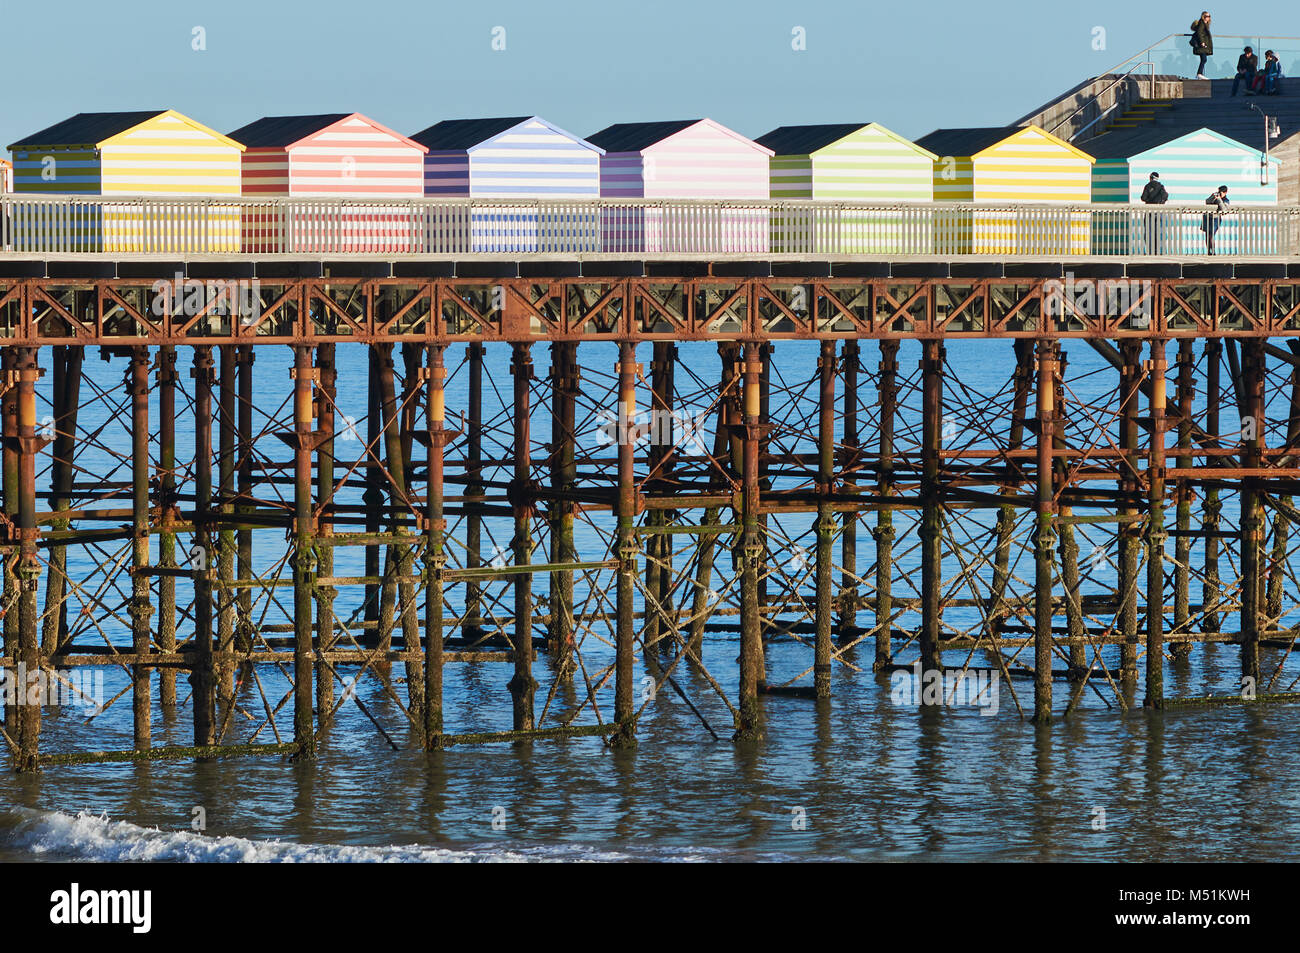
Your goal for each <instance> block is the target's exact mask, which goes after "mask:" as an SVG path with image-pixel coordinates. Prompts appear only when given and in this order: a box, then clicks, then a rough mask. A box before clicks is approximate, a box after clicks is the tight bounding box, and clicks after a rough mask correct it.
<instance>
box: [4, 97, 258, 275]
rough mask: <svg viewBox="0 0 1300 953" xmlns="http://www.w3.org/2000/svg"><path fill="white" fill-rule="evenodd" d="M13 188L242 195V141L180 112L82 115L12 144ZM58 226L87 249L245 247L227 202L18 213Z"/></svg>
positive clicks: (35, 224)
mask: <svg viewBox="0 0 1300 953" xmlns="http://www.w3.org/2000/svg"><path fill="white" fill-rule="evenodd" d="M9 149H10V151H11V152H12V153H13V156H14V189H15V191H17V192H38V193H44V194H56V195H95V196H107V197H111V196H115V195H119V196H137V195H147V196H155V197H170V198H181V197H198V196H207V197H215V198H221V197H223V196H224V197H228V198H233V197H236V196H238V195H239V161H240V153H241V152H242V151H243V147H242V146H241V145H239V143H237V142H235V141H234V140H232V139H229V138H227V137H226V136H223V135H221V133H219V132H216V131H215V130H213V129H209V128H208V127H207V126H204V125H202V124H201V123H198V122H195V121H194V120H193V119H190V118H188V117H187V116H182V115H181V114H180V113H178V112H176V111H174V110H170V109H168V110H148V111H143V112H113V113H78V114H77V115H75V116H73V117H72V118H71V119H65V120H64V121H63V122H60V123H56V124H55V125H53V126H50V127H49V128H48V129H42V130H41V131H40V132H36V133H33V134H32V135H30V136H26V137H24V138H23V139H21V140H19V141H18V142H15V143H14V144H13V145H11V146H10V147H9ZM19 228H28V229H32V228H56V229H58V230H59V231H60V233H61V235H62V236H63V238H64V240H74V241H77V242H79V243H80V247H82V248H83V249H84V250H86V251H106V252H150V251H200V252H201V251H208V252H234V251H238V250H239V215H238V212H237V210H236V209H235V207H234V206H233V205H222V204H221V203H220V202H219V201H218V202H215V203H205V204H203V205H202V206H199V207H192V208H191V209H190V210H189V211H185V210H174V211H164V212H156V211H155V212H150V213H148V214H146V213H145V212H144V211H143V210H142V209H140V208H138V207H133V206H131V205H129V204H126V203H123V204H122V205H115V204H113V203H111V202H110V203H104V204H102V205H101V204H95V205H85V206H78V205H76V204H75V203H73V204H71V205H69V207H68V209H67V212H66V217H65V218H64V219H63V220H62V221H59V222H57V223H56V224H52V223H51V222H50V221H49V220H48V219H41V220H37V219H33V220H31V221H26V220H22V219H19V220H18V221H16V222H15V229H19Z"/></svg>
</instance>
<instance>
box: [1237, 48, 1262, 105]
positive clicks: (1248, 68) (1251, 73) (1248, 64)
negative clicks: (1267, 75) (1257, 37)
mask: <svg viewBox="0 0 1300 953" xmlns="http://www.w3.org/2000/svg"><path fill="white" fill-rule="evenodd" d="M1258 66H1259V57H1257V56H1256V55H1255V51H1254V50H1252V49H1251V48H1250V47H1249V46H1248V47H1246V49H1245V52H1243V53H1242V54H1241V55H1240V56H1238V57H1237V75H1236V76H1234V77H1233V78H1232V95H1234V96H1236V95H1237V85H1238V84H1239V83H1240V82H1241V81H1242V80H1243V79H1244V80H1245V81H1246V95H1247V96H1254V95H1255V70H1256V69H1257V68H1258Z"/></svg>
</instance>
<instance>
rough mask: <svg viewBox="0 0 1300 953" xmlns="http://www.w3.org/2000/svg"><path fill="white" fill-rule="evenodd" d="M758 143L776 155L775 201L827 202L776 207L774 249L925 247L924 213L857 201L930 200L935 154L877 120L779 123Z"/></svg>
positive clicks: (876, 250) (827, 250) (817, 250)
mask: <svg viewBox="0 0 1300 953" xmlns="http://www.w3.org/2000/svg"><path fill="white" fill-rule="evenodd" d="M756 141H757V142H758V144H759V145H761V146H766V147H767V148H768V149H771V150H772V152H773V153H774V154H773V156H772V158H771V159H770V160H769V166H770V169H771V194H772V201H773V202H779V201H786V200H789V201H799V200H806V199H813V200H816V201H817V202H818V203H827V204H819V205H818V206H816V207H812V206H809V207H807V208H799V207H791V208H787V209H783V210H781V211H779V212H776V213H774V215H773V219H772V231H773V234H772V250H773V251H776V252H786V253H799V252H815V253H820V254H861V253H879V252H908V251H916V250H917V249H928V248H929V247H930V226H929V223H928V220H926V219H925V218H924V217H923V216H908V217H907V218H904V216H903V214H902V212H901V210H897V209H893V210H889V209H876V208H873V209H868V208H863V207H862V206H879V205H893V204H896V203H902V202H931V201H933V200H934V162H935V160H936V158H937V157H936V156H935V155H934V154H933V153H930V152H928V151H926V150H925V149H922V148H921V147H920V146H918V145H916V143H914V142H909V141H908V140H907V139H904V138H903V137H902V136H900V135H898V134H897V133H895V132H891V131H890V130H888V129H886V128H885V127H884V126H882V125H880V124H879V123H874V122H871V123H828V124H823V125H813V126H781V127H780V128H778V129H773V130H772V131H771V132H769V133H768V134H767V135H765V136H760V137H759V138H758V139H757V140H756ZM829 203H834V204H829Z"/></svg>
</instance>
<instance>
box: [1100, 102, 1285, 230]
mask: <svg viewBox="0 0 1300 953" xmlns="http://www.w3.org/2000/svg"><path fill="white" fill-rule="evenodd" d="M1088 150H1089V151H1090V152H1091V153H1092V154H1093V155H1094V156H1095V157H1096V159H1097V164H1096V165H1095V166H1093V171H1092V199H1093V201H1094V202H1098V203H1109V202H1122V203H1128V204H1137V203H1140V202H1141V197H1142V190H1143V188H1145V187H1146V184H1147V182H1148V181H1150V177H1151V173H1152V172H1157V173H1159V175H1160V182H1161V184H1163V185H1164V187H1165V190H1166V191H1167V192H1168V193H1169V199H1168V204H1171V205H1184V204H1185V205H1202V204H1203V203H1204V201H1205V198H1206V196H1208V195H1209V194H1210V193H1211V192H1213V191H1215V190H1216V189H1218V188H1219V186H1221V185H1226V186H1228V198H1229V200H1230V203H1231V206H1232V207H1233V208H1234V209H1240V210H1243V213H1242V214H1231V215H1228V216H1226V217H1225V218H1223V219H1222V220H1221V225H1220V227H1219V228H1218V229H1217V231H1216V234H1215V246H1216V250H1217V251H1219V252H1223V253H1229V254H1247V255H1273V254H1276V253H1277V227H1276V222H1275V221H1273V220H1272V219H1271V218H1265V217H1263V216H1252V215H1250V214H1248V210H1249V208H1250V207H1252V206H1254V207H1258V206H1261V205H1263V206H1273V205H1277V201H1278V178H1279V176H1280V174H1281V163H1280V162H1279V161H1278V159H1276V158H1275V157H1273V156H1269V157H1268V158H1267V161H1265V156H1264V153H1263V152H1261V151H1260V150H1259V149H1255V148H1253V147H1251V146H1248V145H1246V144H1245V143H1243V142H1238V141H1237V140H1236V139H1230V138H1228V137H1227V136H1224V135H1221V134H1219V133H1217V132H1215V131H1213V130H1212V129H1206V128H1201V129H1196V130H1193V131H1192V132H1186V133H1180V132H1179V130H1177V129H1170V128H1164V127H1160V126H1152V127H1147V128H1138V129H1124V130H1117V131H1115V132H1110V133H1107V134H1106V135H1104V136H1100V137H1098V138H1096V139H1091V140H1089V142H1088ZM1096 218H1097V221H1096V222H1094V225H1093V250H1094V252H1095V253H1097V254H1169V255H1195V254H1204V253H1205V251H1206V241H1205V232H1204V231H1203V230H1202V229H1201V225H1202V223H1203V220H1204V213H1203V212H1182V213H1175V212H1165V213H1163V214H1161V213H1158V211H1157V210H1155V209H1152V210H1151V211H1150V212H1147V211H1145V210H1143V211H1142V212H1140V213H1138V214H1132V213H1128V212H1124V213H1122V214H1119V213H1117V214H1114V215H1107V214H1106V213H1099V214H1098V216H1097V217H1096Z"/></svg>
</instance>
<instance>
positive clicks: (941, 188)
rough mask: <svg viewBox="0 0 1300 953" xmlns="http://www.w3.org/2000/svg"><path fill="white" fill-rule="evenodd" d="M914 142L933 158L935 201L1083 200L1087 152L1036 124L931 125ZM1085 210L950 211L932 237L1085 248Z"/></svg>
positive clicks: (988, 244)
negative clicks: (931, 128)
mask: <svg viewBox="0 0 1300 953" xmlns="http://www.w3.org/2000/svg"><path fill="white" fill-rule="evenodd" d="M916 144H917V145H918V146H920V147H921V148H923V149H926V150H928V151H930V152H932V153H934V155H935V156H936V157H937V158H936V159H935V161H934V197H935V200H936V201H939V202H945V201H947V202H969V203H976V204H985V203H987V204H994V205H1001V206H1015V205H1087V204H1088V203H1089V202H1090V201H1091V199H1092V166H1093V162H1094V160H1093V158H1092V156H1090V155H1088V154H1087V153H1086V152H1084V151H1082V150H1081V149H1078V148H1076V147H1075V146H1072V145H1071V144H1070V143H1068V142H1066V141H1065V140H1064V139H1058V138H1057V137H1056V136H1054V135H1052V134H1051V133H1049V132H1047V131H1045V130H1043V129H1040V128H1038V127H1037V126H1018V127H1015V126H1013V127H1007V126H993V127H978V128H965V129H938V130H936V131H934V132H932V133H930V134H929V135H928V136H922V137H921V138H920V139H918V140H917V141H916ZM1088 226H1089V222H1088V215H1087V213H1086V212H1080V213H1078V214H1077V215H1070V216H1066V215H1062V214H1061V213H1059V212H1052V211H1050V210H1042V209H1026V210H1025V211H1024V212H1023V213H1021V212H1014V211H994V210H989V211H987V212H986V211H983V210H978V209H977V210H975V211H974V212H972V213H970V214H954V215H952V216H951V218H950V220H949V221H947V222H945V223H944V224H943V225H942V226H941V227H939V229H938V231H939V235H937V236H936V238H937V242H938V244H939V247H940V249H941V250H942V251H945V252H955V253H959V254H961V253H967V254H970V253H973V254H1012V255H1014V254H1047V253H1052V252H1055V253H1059V254H1074V255H1084V254H1087V253H1088V246H1089V240H1088Z"/></svg>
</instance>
